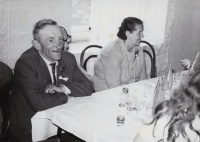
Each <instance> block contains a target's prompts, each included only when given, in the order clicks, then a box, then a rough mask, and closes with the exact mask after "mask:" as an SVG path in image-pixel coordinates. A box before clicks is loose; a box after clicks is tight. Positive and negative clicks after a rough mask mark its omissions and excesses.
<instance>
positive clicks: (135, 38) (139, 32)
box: [126, 25, 144, 47]
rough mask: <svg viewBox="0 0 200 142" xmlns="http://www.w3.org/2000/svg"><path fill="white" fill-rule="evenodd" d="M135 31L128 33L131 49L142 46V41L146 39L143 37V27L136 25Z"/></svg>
mask: <svg viewBox="0 0 200 142" xmlns="http://www.w3.org/2000/svg"><path fill="white" fill-rule="evenodd" d="M135 29H136V30H135V31H132V33H131V32H129V31H127V33H126V36H127V40H128V42H129V45H130V46H131V47H135V46H138V45H139V44H140V41H141V39H142V38H143V37H144V35H143V25H136V26H135Z"/></svg>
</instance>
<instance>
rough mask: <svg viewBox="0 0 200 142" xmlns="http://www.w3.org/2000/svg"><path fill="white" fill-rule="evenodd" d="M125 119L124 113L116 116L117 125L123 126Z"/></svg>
mask: <svg viewBox="0 0 200 142" xmlns="http://www.w3.org/2000/svg"><path fill="white" fill-rule="evenodd" d="M124 121H125V116H124V115H118V116H117V126H123V125H124Z"/></svg>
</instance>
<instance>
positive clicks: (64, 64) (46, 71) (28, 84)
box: [10, 19, 94, 142]
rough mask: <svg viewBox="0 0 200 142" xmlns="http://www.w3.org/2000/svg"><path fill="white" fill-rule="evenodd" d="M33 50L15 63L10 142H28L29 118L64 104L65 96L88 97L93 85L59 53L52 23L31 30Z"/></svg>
mask: <svg viewBox="0 0 200 142" xmlns="http://www.w3.org/2000/svg"><path fill="white" fill-rule="evenodd" d="M33 38H34V40H33V42H32V43H33V47H31V48H30V49H28V50H27V51H25V52H24V53H23V54H22V55H21V57H20V58H19V59H18V60H17V62H16V65H15V70H14V84H13V87H12V91H11V92H12V93H11V110H10V122H11V123H10V141H17V142H30V141H32V134H31V118H32V117H33V116H34V115H35V114H36V113H37V111H42V110H45V109H49V108H51V107H54V106H58V105H62V104H64V103H67V101H68V96H74V97H81V96H89V95H91V94H92V92H93V91H94V88H93V85H92V83H91V82H90V81H89V80H88V79H87V77H85V76H84V75H83V73H82V72H81V71H80V70H79V69H78V67H77V63H76V60H75V57H74V55H72V54H71V53H69V52H62V48H63V46H64V40H63V35H62V32H61V29H60V26H58V25H57V23H56V22H55V21H53V20H51V19H44V20H41V21H39V22H37V23H36V24H35V26H34V28H33Z"/></svg>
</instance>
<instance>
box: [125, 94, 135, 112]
mask: <svg viewBox="0 0 200 142" xmlns="http://www.w3.org/2000/svg"><path fill="white" fill-rule="evenodd" d="M134 101H135V96H134V95H130V96H129V98H127V103H126V108H127V110H128V113H129V112H130V111H133V110H134V108H135V107H134Z"/></svg>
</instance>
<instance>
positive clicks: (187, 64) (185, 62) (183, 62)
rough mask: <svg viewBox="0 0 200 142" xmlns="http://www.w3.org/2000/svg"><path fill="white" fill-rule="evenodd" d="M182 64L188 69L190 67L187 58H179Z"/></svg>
mask: <svg viewBox="0 0 200 142" xmlns="http://www.w3.org/2000/svg"><path fill="white" fill-rule="evenodd" d="M181 62H182V65H183V66H184V67H186V68H187V69H188V70H189V69H190V68H191V61H190V60H189V59H184V60H181Z"/></svg>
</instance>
